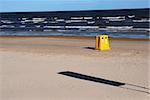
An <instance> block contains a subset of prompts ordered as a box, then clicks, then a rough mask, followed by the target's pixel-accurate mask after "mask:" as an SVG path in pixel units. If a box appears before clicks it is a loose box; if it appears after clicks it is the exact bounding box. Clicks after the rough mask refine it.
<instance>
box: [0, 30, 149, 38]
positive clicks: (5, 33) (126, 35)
mask: <svg viewBox="0 0 150 100" xmlns="http://www.w3.org/2000/svg"><path fill="white" fill-rule="evenodd" d="M100 34H108V35H109V37H112V38H143V39H149V38H150V37H149V35H150V33H149V32H105V31H102V32H34V31H31V32H27V31H24V32H13V31H1V32H0V36H96V35H100Z"/></svg>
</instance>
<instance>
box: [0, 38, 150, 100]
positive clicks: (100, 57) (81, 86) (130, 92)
mask: <svg viewBox="0 0 150 100" xmlns="http://www.w3.org/2000/svg"><path fill="white" fill-rule="evenodd" d="M149 42H150V41H149V40H138V39H136V40H133V39H111V40H110V46H111V50H109V51H97V50H94V47H95V40H94V38H89V37H88V38H84V37H78V38H76V37H72V38H71V37H70V38H66V37H63V38H62V37H26V38H25V37H14V38H11V37H1V38H0V90H1V91H0V99H1V100H99V99H102V100H149V99H150V98H149V97H150V94H148V93H146V92H148V91H149V89H145V88H150V86H149V84H150V77H149V76H150V74H149V71H150V68H149V62H150V61H149V59H148V58H149ZM66 71H67V72H68V71H70V72H75V73H80V74H84V75H88V76H93V77H97V78H101V79H107V80H112V81H117V82H123V83H125V84H126V85H124V86H121V87H116V86H113V85H109V84H105V83H97V82H93V81H88V80H84V79H79V78H74V77H69V76H65V75H62V74H58V73H59V72H66ZM128 84H132V85H136V86H131V85H130V86H129V85H128ZM137 86H141V87H142V88H141V87H137Z"/></svg>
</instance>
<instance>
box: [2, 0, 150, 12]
mask: <svg viewBox="0 0 150 100" xmlns="http://www.w3.org/2000/svg"><path fill="white" fill-rule="evenodd" d="M148 1H149V0H0V12H32V11H68V10H69V11H72V10H105V9H129V8H150V3H149V2H148Z"/></svg>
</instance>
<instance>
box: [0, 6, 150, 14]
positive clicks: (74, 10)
mask: <svg viewBox="0 0 150 100" xmlns="http://www.w3.org/2000/svg"><path fill="white" fill-rule="evenodd" d="M132 9H149V10H150V7H147V8H146V7H141V8H122V9H120V8H119V9H117V8H112V9H95V10H58V11H54V10H50V11H15V12H13V11H10V12H0V13H32V12H33V13H35V12H37V13H38V12H39V13H40V12H78V11H109V10H132Z"/></svg>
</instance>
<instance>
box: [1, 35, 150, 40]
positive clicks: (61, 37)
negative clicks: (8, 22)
mask: <svg viewBox="0 0 150 100" xmlns="http://www.w3.org/2000/svg"><path fill="white" fill-rule="evenodd" d="M0 38H60V39H92V40H93V39H95V36H0ZM109 39H110V40H119V41H120V40H124V41H137V40H138V41H150V39H145V38H109Z"/></svg>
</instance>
